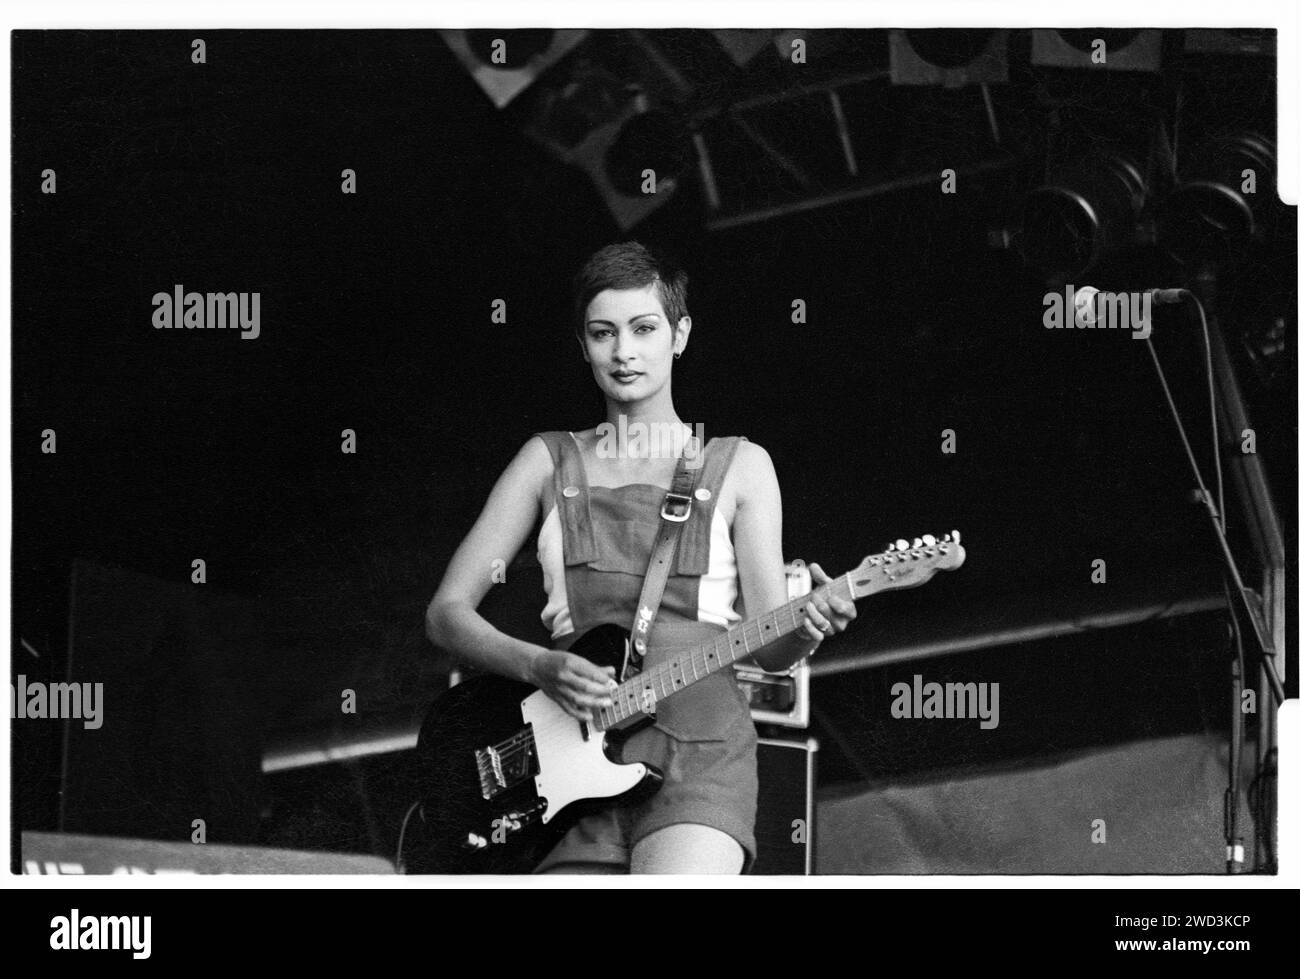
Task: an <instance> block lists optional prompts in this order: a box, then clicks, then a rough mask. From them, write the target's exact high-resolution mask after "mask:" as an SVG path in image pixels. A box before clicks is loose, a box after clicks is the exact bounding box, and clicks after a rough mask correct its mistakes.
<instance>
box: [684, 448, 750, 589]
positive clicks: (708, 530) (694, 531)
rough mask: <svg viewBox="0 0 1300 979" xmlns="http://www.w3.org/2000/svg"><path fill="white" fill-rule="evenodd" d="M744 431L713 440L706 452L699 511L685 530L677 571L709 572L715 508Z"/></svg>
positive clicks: (698, 490) (697, 502)
mask: <svg viewBox="0 0 1300 979" xmlns="http://www.w3.org/2000/svg"><path fill="white" fill-rule="evenodd" d="M746 441H748V439H746V438H745V436H743V435H729V436H727V437H725V438H715V439H713V440H712V441H710V442H709V445H708V449H707V450H706V451H705V453H704V465H703V466H702V467H701V468H700V477H699V480H698V483H697V488H696V490H695V512H694V513H693V514H691V519H690V520H689V521H687V523H686V527H685V529H684V530H683V532H682V543H681V547H680V549H679V550H678V552H677V574H682V575H705V574H708V573H709V541H710V539H711V537H712V534H713V508H714V507H715V506H717V504H718V496H719V495H720V494H721V491H722V483H723V480H725V479H726V477H727V470H728V469H729V468H730V467H731V460H732V458H733V457H734V456H735V454H736V449H737V448H739V447H740V443H741V442H746Z"/></svg>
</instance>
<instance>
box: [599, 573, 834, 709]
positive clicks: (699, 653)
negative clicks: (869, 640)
mask: <svg viewBox="0 0 1300 979" xmlns="http://www.w3.org/2000/svg"><path fill="white" fill-rule="evenodd" d="M815 591H816V592H821V593H823V594H826V595H835V596H839V597H842V598H847V599H848V600H849V601H853V600H854V599H855V598H857V597H858V596H856V595H855V594H854V592H853V584H852V581H851V580H850V575H848V574H844V575H840V577H838V578H834V579H832V580H831V581H829V582H827V583H826V584H824V585H821V586H819V587H818V588H816V589H815ZM812 597H813V596H812V595H811V594H808V595H800V596H799V597H798V598H792V599H791V600H790V601H788V602H786V603H785V604H784V605H779V606H777V607H776V608H774V609H772V611H770V612H765V613H763V614H762V615H759V616H756V617H755V618H752V619H746V620H745V621H744V622H741V623H740V624H739V625H735V626H732V627H731V628H730V629H728V630H727V631H726V632H720V633H718V635H717V636H716V637H715V638H713V639H708V640H705V641H704V642H702V643H700V644H699V645H698V646H693V647H690V648H686V649H682V650H679V651H677V652H675V653H674V654H673V655H672V657H671V658H669V659H668V660H666V661H665V662H663V663H660V664H658V665H657V666H655V667H654V668H653V669H649V670H646V671H645V672H643V673H638V674H637V675H636V676H634V677H632V678H631V679H630V680H627V681H625V682H623V683H621V684H619V686H618V689H617V690H615V691H614V692H613V699H614V703H613V705H612V706H610V707H602V708H600V710H599V712H598V713H597V715H596V718H595V720H594V721H593V723H592V726H593V727H595V728H596V729H597V730H602V731H603V730H607V729H609V728H612V727H616V726H617V725H619V724H622V723H623V722H624V721H628V720H631V719H632V718H635V717H640V716H643V715H645V714H648V713H650V712H651V711H652V710H653V708H654V705H655V704H656V703H658V702H659V701H661V700H663V699H664V698H665V697H671V696H672V695H673V694H675V693H677V692H678V691H680V690H685V689H686V688H687V687H689V686H690V685H691V684H692V683H695V682H696V681H697V680H703V679H704V678H705V677H708V676H712V675H713V674H714V673H717V672H718V671H719V670H723V669H727V668H729V667H731V666H732V665H733V664H735V663H738V662H740V661H741V660H743V659H746V658H748V657H750V656H752V655H753V654H754V653H756V652H758V651H759V650H760V649H762V648H763V647H765V646H768V645H770V644H772V643H773V642H775V641H776V640H778V639H780V638H781V637H782V636H788V635H789V634H790V633H792V632H794V631H795V630H796V629H798V628H799V627H800V626H801V625H803V622H804V619H805V618H807V613H806V611H805V608H806V606H807V605H808V603H809V602H810V601H811V600H812Z"/></svg>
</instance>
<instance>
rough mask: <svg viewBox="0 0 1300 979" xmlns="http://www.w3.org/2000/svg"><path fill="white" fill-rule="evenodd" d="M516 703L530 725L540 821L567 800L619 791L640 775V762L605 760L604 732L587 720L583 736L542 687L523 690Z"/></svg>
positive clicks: (578, 725) (601, 796) (577, 724)
mask: <svg viewBox="0 0 1300 979" xmlns="http://www.w3.org/2000/svg"><path fill="white" fill-rule="evenodd" d="M519 706H520V708H521V710H522V712H523V717H524V723H525V724H531V725H532V726H533V744H534V746H535V749H536V751H537V775H536V776H535V777H534V779H533V783H534V784H535V785H536V786H537V794H538V795H539V796H542V797H544V798H545V799H546V803H547V805H546V812H545V813H543V814H542V822H543V823H549V822H550V821H551V820H552V819H554V818H555V817H556V816H558V815H559V814H560V810H562V809H563V808H564V807H565V806H567V805H568V804H569V803H571V802H577V801H578V800H580V799H606V798H609V797H610V796H615V795H621V794H622V793H624V792H626V791H628V790H629V789H631V788H633V787H634V786H636V785H637V784H638V783H639V782H640V781H641V780H642V779H643V778H645V776H646V771H647V769H646V766H645V765H643V764H640V763H639V762H638V763H635V764H630V765H619V764H615V763H614V762H612V761H610V760H609V759H608V758H606V757H605V734H604V732H603V731H597V730H596V729H595V728H593V727H592V726H591V725H587V726H586V730H587V733H588V737H587V738H585V739H584V738H583V736H582V731H583V725H582V722H580V721H577V720H575V719H574V718H572V717H570V716H569V715H568V714H566V713H565V712H564V708H562V707H561V706H560V705H559V704H557V703H556V702H555V701H553V700H551V698H550V697H548V696H546V694H544V693H543V692H542V691H540V690H538V691H536V692H534V693H532V694H529V695H528V696H527V697H525V698H524V700H523V701H522V702H521V703H520V705H519Z"/></svg>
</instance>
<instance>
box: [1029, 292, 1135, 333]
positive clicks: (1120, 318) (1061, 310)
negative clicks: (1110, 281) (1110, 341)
mask: <svg viewBox="0 0 1300 979" xmlns="http://www.w3.org/2000/svg"><path fill="white" fill-rule="evenodd" d="M1043 306H1044V307H1045V308H1044V310H1043V326H1045V327H1047V328H1048V329H1049V330H1131V331H1132V336H1133V339H1134V340H1145V339H1146V338H1147V337H1149V336H1150V335H1151V293H1150V292H1098V291H1097V290H1096V289H1094V288H1093V287H1092V286H1084V287H1083V288H1081V289H1079V290H1077V291H1076V290H1075V288H1074V286H1073V285H1067V286H1066V287H1065V294H1064V295H1062V294H1061V293H1059V292H1049V293H1047V294H1046V295H1045V296H1043Z"/></svg>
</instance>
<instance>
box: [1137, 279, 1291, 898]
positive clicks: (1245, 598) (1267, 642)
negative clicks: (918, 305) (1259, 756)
mask: <svg viewBox="0 0 1300 979" xmlns="http://www.w3.org/2000/svg"><path fill="white" fill-rule="evenodd" d="M1156 292H1157V293H1158V294H1159V293H1163V296H1161V299H1162V300H1163V301H1165V302H1168V301H1170V300H1171V299H1173V298H1174V294H1175V293H1180V294H1181V295H1180V296H1178V298H1187V299H1190V300H1191V301H1192V302H1194V303H1195V304H1196V307H1197V310H1198V312H1199V313H1200V316H1201V326H1202V329H1203V330H1204V331H1205V332H1204V336H1205V340H1206V357H1207V362H1206V369H1207V371H1210V372H1211V373H1210V378H1209V383H1210V392H1211V393H1210V397H1211V399H1213V390H1214V388H1213V385H1214V378H1213V373H1212V367H1211V362H1210V359H1209V358H1210V356H1211V354H1210V348H1209V324H1208V323H1207V321H1206V316H1205V307H1204V306H1202V305H1201V301H1200V299H1199V298H1198V297H1197V296H1196V295H1195V294H1194V293H1192V292H1190V291H1186V290H1157V291H1156ZM1150 326H1151V324H1148V327H1150ZM1146 346H1147V352H1148V353H1149V354H1150V355H1151V362H1152V364H1153V366H1154V367H1155V370H1156V376H1157V377H1158V378H1159V379H1160V387H1161V389H1162V390H1163V391H1164V395H1165V401H1166V403H1167V404H1168V405H1169V412H1170V414H1171V416H1172V417H1173V420H1174V425H1175V426H1176V427H1177V429H1178V436H1179V438H1180V439H1181V440H1182V443H1183V451H1184V452H1185V453H1186V454H1187V461H1188V464H1189V465H1190V466H1191V469H1192V475H1193V476H1194V477H1195V478H1196V485H1197V489H1198V492H1197V494H1196V497H1197V499H1198V500H1199V501H1200V502H1202V503H1203V504H1205V509H1206V511H1207V513H1208V514H1209V517H1210V525H1211V527H1213V529H1214V536H1215V539H1216V540H1217V541H1218V543H1219V549H1220V551H1222V553H1223V560H1224V565H1225V568H1226V570H1227V577H1228V579H1230V580H1231V583H1232V586H1233V587H1234V588H1235V589H1236V591H1237V594H1238V595H1239V596H1240V598H1241V604H1242V607H1243V608H1245V610H1246V615H1247V617H1248V618H1249V620H1250V624H1251V628H1252V629H1253V630H1254V633H1255V640H1256V642H1257V643H1258V645H1259V649H1260V653H1261V655H1260V665H1261V667H1262V669H1263V671H1264V675H1265V676H1266V677H1267V679H1268V685H1269V688H1270V690H1271V693H1272V695H1273V699H1274V701H1275V702H1276V704H1277V705H1278V706H1281V704H1282V701H1283V699H1284V698H1285V692H1284V690H1283V687H1282V680H1281V677H1280V676H1279V675H1278V672H1277V665H1276V663H1275V661H1274V658H1275V656H1276V655H1277V652H1276V650H1275V648H1274V645H1273V642H1272V640H1271V638H1270V636H1269V631H1268V628H1267V626H1266V624H1265V622H1264V616H1263V611H1262V608H1261V607H1260V601H1259V597H1258V596H1257V595H1256V594H1255V593H1254V592H1253V591H1252V590H1251V589H1249V588H1248V587H1247V586H1246V584H1245V582H1244V581H1243V580H1242V577H1241V571H1240V569H1239V568H1238V567H1237V562H1236V559H1235V558H1234V557H1233V554H1232V549H1231V548H1230V547H1229V546H1228V538H1227V535H1226V533H1225V532H1224V522H1223V515H1222V514H1221V513H1220V512H1219V509H1218V506H1217V505H1216V502H1215V499H1214V496H1213V495H1212V494H1211V493H1210V491H1209V489H1207V487H1206V485H1205V480H1204V478H1203V477H1202V475H1201V468H1200V466H1199V464H1198V463H1197V461H1196V455H1195V453H1193V452H1192V447H1191V443H1190V442H1189V441H1188V438H1187V431H1186V429H1185V428H1184V426H1183V422H1182V417H1181V415H1180V414H1179V412H1178V406H1177V404H1176V403H1175V401H1174V398H1173V394H1172V393H1171V392H1170V390H1169V385H1168V383H1167V382H1166V381H1165V374H1164V370H1163V369H1162V368H1161V366H1160V358H1159V357H1158V356H1157V355H1156V349H1155V344H1154V343H1152V342H1151V335H1150V334H1148V336H1147V337H1146ZM1225 368H1226V369H1230V366H1229V365H1225ZM1213 411H1214V406H1213V402H1212V403H1211V414H1212V415H1213ZM1216 446H1217V441H1216ZM1216 451H1217V449H1216ZM1221 502H1222V501H1220V503H1221ZM1227 584H1228V581H1227V580H1225V582H1224V587H1225V590H1227ZM1227 597H1228V600H1229V601H1228V611H1229V614H1230V615H1231V617H1232V623H1231V627H1230V632H1231V637H1230V638H1231V639H1232V640H1233V641H1234V642H1235V644H1236V650H1235V654H1234V658H1233V663H1232V697H1233V702H1232V705H1231V708H1232V722H1231V723H1232V729H1231V736H1230V740H1229V749H1228V788H1227V790H1226V792H1225V795H1224V838H1225V843H1226V846H1225V855H1226V861H1227V866H1226V870H1227V873H1229V874H1238V873H1241V872H1242V870H1243V864H1244V862H1245V846H1244V844H1243V841H1242V837H1241V834H1240V831H1239V828H1238V804H1237V803H1238V800H1239V798H1240V782H1239V774H1238V767H1239V753H1240V749H1241V741H1242V735H1243V733H1244V731H1243V728H1244V725H1245V718H1244V715H1243V712H1242V709H1241V694H1242V668H1243V660H1244V650H1243V649H1242V643H1241V627H1240V624H1239V622H1238V620H1237V615H1236V612H1235V610H1234V608H1233V604H1232V601H1231V598H1232V596H1231V594H1230V593H1229V595H1228V596H1227ZM1261 726H1262V719H1261ZM1264 769H1265V770H1264V772H1262V773H1261V774H1264V775H1267V774H1268V762H1267V761H1266V763H1265V766H1264ZM1268 837H1269V838H1270V839H1271V833H1270V834H1268ZM1258 857H1259V854H1258V853H1257V854H1256V864H1257V865H1258V864H1259V859H1258Z"/></svg>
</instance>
